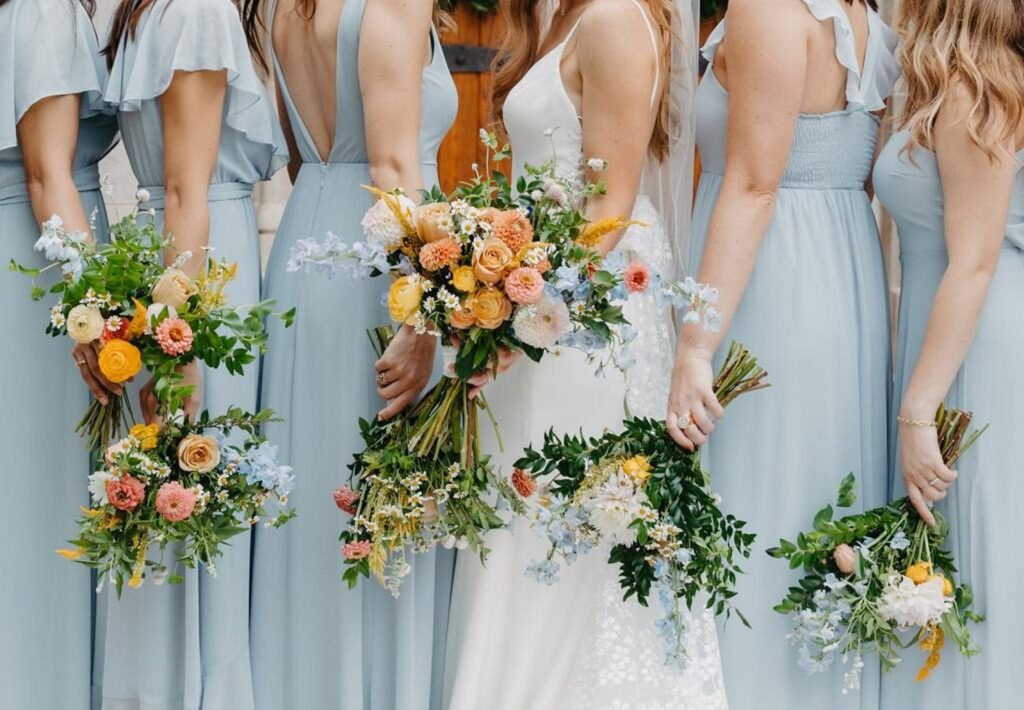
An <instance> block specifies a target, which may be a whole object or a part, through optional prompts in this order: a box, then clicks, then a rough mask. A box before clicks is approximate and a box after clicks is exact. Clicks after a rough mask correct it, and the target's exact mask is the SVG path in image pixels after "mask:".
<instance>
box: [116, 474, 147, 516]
mask: <svg viewBox="0 0 1024 710" xmlns="http://www.w3.org/2000/svg"><path fill="white" fill-rule="evenodd" d="M145 495H146V487H145V486H144V485H143V484H142V481H140V480H139V479H137V478H135V477H134V476H123V477H122V478H112V479H110V480H109V481H107V498H108V499H109V500H110V504H111V505H112V506H114V507H115V508H117V509H118V510H124V511H131V510H135V509H136V508H138V507H139V503H141V502H142V498H143V497H144V496H145Z"/></svg>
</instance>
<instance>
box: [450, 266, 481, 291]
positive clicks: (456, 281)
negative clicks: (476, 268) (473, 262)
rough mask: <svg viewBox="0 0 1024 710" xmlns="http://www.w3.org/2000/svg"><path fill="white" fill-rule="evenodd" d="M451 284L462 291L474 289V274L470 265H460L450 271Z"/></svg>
mask: <svg viewBox="0 0 1024 710" xmlns="http://www.w3.org/2000/svg"><path fill="white" fill-rule="evenodd" d="M452 286H454V287H455V288H457V289H458V290H460V291H462V292H463V293H472V292H473V291H476V276H474V275H473V267H472V266H460V267H458V268H456V269H455V271H453V272H452Z"/></svg>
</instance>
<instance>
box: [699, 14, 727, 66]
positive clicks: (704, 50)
mask: <svg viewBox="0 0 1024 710" xmlns="http://www.w3.org/2000/svg"><path fill="white" fill-rule="evenodd" d="M723 39H725V20H722V21H721V22H719V23H718V26H717V27H715V29H714V31H713V32H712V33H711V34H710V35H709V36H708V41H707V42H705V43H704V46H703V47H701V49H700V53H701V55H702V56H703V57H704V59H706V60H707V62H708V64H710V65H711V66H714V65H715V54H716V53H717V52H718V45H720V44H721V43H722V40H723Z"/></svg>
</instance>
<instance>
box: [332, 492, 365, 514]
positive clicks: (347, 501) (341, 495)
mask: <svg viewBox="0 0 1024 710" xmlns="http://www.w3.org/2000/svg"><path fill="white" fill-rule="evenodd" d="M334 504H335V505H336V506H338V509H339V510H343V511H345V512H346V513H348V514H349V515H355V514H356V510H358V507H359V494H358V493H356V492H355V491H354V490H352V489H351V488H349V487H348V486H340V487H339V488H337V489H336V490H335V491H334Z"/></svg>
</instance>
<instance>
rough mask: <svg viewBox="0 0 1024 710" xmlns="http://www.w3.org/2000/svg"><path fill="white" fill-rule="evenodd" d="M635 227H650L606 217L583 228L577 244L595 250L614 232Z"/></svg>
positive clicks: (629, 220)
mask: <svg viewBox="0 0 1024 710" xmlns="http://www.w3.org/2000/svg"><path fill="white" fill-rule="evenodd" d="M634 225H637V226H641V227H647V226H649V225H648V224H647V223H646V222H640V221H639V220H635V219H623V218H621V217H605V218H604V219H599V220H597V221H596V222H591V223H590V224H588V225H587V226H586V227H584V228H583V232H582V234H580V236H579V237H578V238H577V239H576V243H577V244H581V245H583V246H585V247H588V248H591V249H593V248H594V247H596V246H597V245H598V244H600V243H601V240H602V239H604V238H605V237H606V236H607V235H609V234H611V233H612V232H617V231H619V230H620V229H628V228H629V227H632V226H634Z"/></svg>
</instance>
